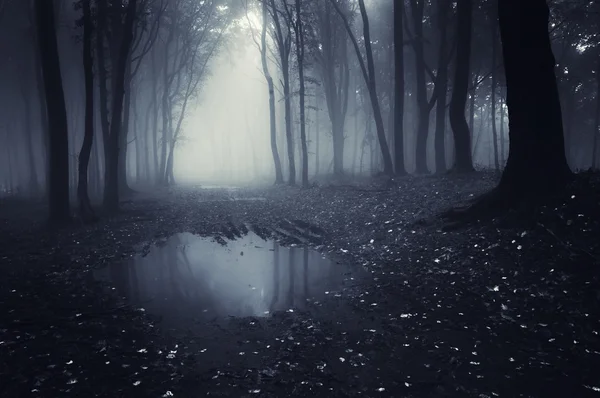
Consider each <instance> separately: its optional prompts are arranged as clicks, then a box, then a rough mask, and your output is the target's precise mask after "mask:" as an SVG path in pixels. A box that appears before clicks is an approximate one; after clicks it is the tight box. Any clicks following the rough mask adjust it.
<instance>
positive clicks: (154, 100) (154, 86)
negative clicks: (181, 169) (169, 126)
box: [152, 51, 160, 183]
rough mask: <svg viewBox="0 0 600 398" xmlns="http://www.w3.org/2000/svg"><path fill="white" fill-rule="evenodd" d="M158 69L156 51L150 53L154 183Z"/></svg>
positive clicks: (157, 175) (157, 178)
mask: <svg viewBox="0 0 600 398" xmlns="http://www.w3.org/2000/svg"><path fill="white" fill-rule="evenodd" d="M158 79H159V76H158V68H157V66H156V51H153V52H152V95H153V98H152V103H153V112H152V160H153V163H152V165H153V171H154V183H158V182H159V167H160V165H159V160H158V111H159V104H158Z"/></svg>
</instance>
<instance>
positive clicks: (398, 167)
mask: <svg viewBox="0 0 600 398" xmlns="http://www.w3.org/2000/svg"><path fill="white" fill-rule="evenodd" d="M403 15H404V0H402V1H394V108H393V109H394V165H395V172H396V175H405V174H406V168H405V166H404V24H403V18H404V17H403Z"/></svg>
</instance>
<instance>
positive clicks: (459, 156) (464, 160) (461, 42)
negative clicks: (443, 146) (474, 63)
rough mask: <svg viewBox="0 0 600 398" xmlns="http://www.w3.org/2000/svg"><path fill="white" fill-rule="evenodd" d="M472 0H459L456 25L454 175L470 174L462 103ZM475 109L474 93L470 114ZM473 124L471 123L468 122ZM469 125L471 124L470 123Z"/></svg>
mask: <svg viewBox="0 0 600 398" xmlns="http://www.w3.org/2000/svg"><path fill="white" fill-rule="evenodd" d="M472 9H473V1H472V0H458V5H457V18H458V20H457V23H456V40H457V47H456V69H455V71H454V85H453V89H452V98H451V100H450V110H449V112H450V126H451V127H452V132H453V134H454V145H455V148H456V158H455V163H454V170H455V171H457V172H462V173H464V172H470V171H473V170H474V169H473V159H472V157H471V135H470V133H469V125H468V124H467V120H466V118H465V104H466V102H467V91H468V89H469V64H470V58H471V22H472V15H471V14H472ZM474 110H475V93H474V92H473V94H472V100H471V112H473V111H474ZM471 123H472V122H471ZM471 125H472V124H471Z"/></svg>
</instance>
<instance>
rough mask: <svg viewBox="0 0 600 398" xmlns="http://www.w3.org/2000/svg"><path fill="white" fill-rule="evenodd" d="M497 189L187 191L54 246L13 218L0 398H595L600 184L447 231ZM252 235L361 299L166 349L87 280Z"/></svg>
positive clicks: (404, 184)
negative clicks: (336, 277) (449, 222)
mask: <svg viewBox="0 0 600 398" xmlns="http://www.w3.org/2000/svg"><path fill="white" fill-rule="evenodd" d="M495 183H496V176H494V175H493V174H486V173H477V174H473V175H469V176H446V177H420V178H416V177H406V178H401V179H398V180H396V181H387V180H386V181H384V180H374V181H373V180H371V181H361V182H356V181H354V182H348V183H344V184H339V183H338V184H335V183H331V184H329V183H321V184H320V186H315V187H313V188H310V189H300V188H294V187H287V186H284V187H273V188H268V189H202V188H201V187H200V188H199V187H193V188H192V187H187V188H184V187H181V188H177V189H172V190H170V191H168V192H167V191H165V192H158V193H152V194H149V193H147V194H143V195H138V196H137V197H135V198H133V199H132V200H129V201H127V202H125V203H124V204H123V211H122V212H121V214H120V215H118V216H114V217H102V218H101V221H100V222H99V223H97V224H94V225H82V224H79V223H77V222H75V223H74V224H73V225H70V226H66V227H61V228H58V229H57V228H48V227H47V226H45V225H44V223H43V208H42V207H40V206H39V205H36V204H32V203H29V204H24V203H22V202H19V201H12V200H2V201H1V202H0V219H1V220H0V234H1V235H0V236H1V237H2V240H1V242H0V264H1V265H0V267H1V268H0V272H1V278H0V313H1V314H2V316H1V317H0V357H1V358H2V361H1V362H0V392H1V393H2V394H3V396H7V397H16V396H19V397H25V396H40V397H54V396H86V397H88V396H89V397H93V396H97V397H116V396H119V397H120V396H140V397H142V396H143V397H146V396H147V397H169V396H175V397H196V396H204V395H210V396H235V397H246V396H248V397H252V396H258V397H281V396H286V395H287V396H298V397H300V396H313V397H317V396H323V397H335V396H339V397H344V396H349V397H353V396H362V397H391V396H393V397H399V396H401V397H454V396H456V397H494V396H510V397H513V396H514V397H517V396H522V397H538V396H568V395H573V396H578V397H584V396H600V378H599V377H598V371H597V369H598V368H600V336H599V335H598V334H599V333H600V311H599V309H600V289H599V288H600V281H599V275H600V273H599V272H598V271H599V267H600V239H598V237H599V236H600V221H599V220H600V181H599V179H598V176H597V175H591V174H590V175H580V176H579V177H578V179H577V181H576V182H575V183H574V184H573V185H572V186H571V187H570V188H569V190H568V192H566V193H565V194H564V195H563V196H562V197H560V198H555V199H554V200H552V201H551V202H549V203H547V204H545V205H544V206H539V208H537V209H536V211H535V213H534V214H528V215H526V216H524V215H521V214H518V215H510V214H509V215H508V216H507V217H503V218H501V219H497V220H494V221H492V222H485V223H473V224H470V225H469V226H467V227H463V228H462V229H459V230H451V229H450V230H447V229H446V228H445V225H444V223H443V221H442V220H441V218H440V217H438V215H439V214H440V213H441V212H443V211H444V210H446V209H448V208H449V207H451V206H454V205H458V204H461V203H465V201H467V200H469V199H470V198H472V197H475V196H477V195H478V194H480V193H482V192H485V191H486V190H489V189H490V188H491V187H493V186H494V184H495ZM245 229H250V230H253V231H254V232H256V233H257V234H259V235H260V236H264V237H271V238H273V239H277V240H278V241H280V242H281V243H282V244H284V245H293V244H295V245H310V246H312V247H314V248H315V249H316V250H319V251H321V252H322V253H324V254H327V255H328V256H329V257H331V258H333V259H335V260H336V261H338V262H341V263H343V264H346V265H347V266H348V267H349V270H350V271H349V272H350V273H349V275H350V277H349V283H347V284H346V285H344V286H342V287H340V289H339V290H338V291H332V292H330V294H328V296H327V299H326V300H322V301H320V302H314V301H312V302H310V303H309V307H308V309H306V310H302V311H298V310H294V309H293V308H290V309H289V310H288V311H285V312H281V313H275V314H273V315H272V316H271V317H268V318H228V319H223V320H219V321H218V322H214V323H211V324H206V325H196V327H195V328H189V329H187V330H168V331H167V330H165V328H164V327H162V324H161V322H160V319H157V318H156V317H154V316H152V314H148V313H146V311H145V310H144V308H141V307H139V306H133V305H131V304H130V303H128V302H127V301H126V300H124V299H123V298H122V297H119V294H118V293H116V291H115V290H114V289H112V287H111V286H110V285H107V284H106V283H105V282H99V281H96V280H94V278H93V276H92V272H91V270H92V269H96V268H99V267H103V266H107V265H110V264H122V263H125V262H126V261H127V259H128V258H130V257H131V256H135V255H139V254H140V253H143V252H145V251H147V250H148V248H149V247H150V246H152V245H153V244H154V242H157V241H160V240H163V239H165V238H167V237H169V236H171V235H173V234H174V233H178V232H192V233H195V234H199V235H202V236H207V237H212V238H215V239H217V240H224V241H225V240H227V239H235V236H236V235H237V234H239V233H243V232H244V230H245ZM352 270H355V271H352ZM357 270H361V271H360V272H358V271H357ZM364 270H366V271H364ZM352 275H354V276H356V278H354V277H352ZM358 275H360V277H358ZM350 280H352V282H351V283H350Z"/></svg>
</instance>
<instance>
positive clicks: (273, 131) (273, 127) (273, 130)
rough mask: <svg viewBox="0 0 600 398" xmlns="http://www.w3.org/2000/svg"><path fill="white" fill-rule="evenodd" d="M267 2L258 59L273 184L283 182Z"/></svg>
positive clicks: (263, 4)
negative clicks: (264, 86)
mask: <svg viewBox="0 0 600 398" xmlns="http://www.w3.org/2000/svg"><path fill="white" fill-rule="evenodd" d="M268 11H269V10H268V6H267V2H266V1H263V3H262V22H263V26H262V30H261V35H260V60H261V64H262V69H263V74H264V75H265V79H266V80H267V86H268V88H269V126H270V136H271V153H272V154H273V162H274V163H275V184H282V183H283V173H282V171H281V159H280V158H279V151H278V150H277V121H276V119H275V85H274V84H273V78H272V77H271V73H270V72H269V65H268V63H267V23H268V22H267V16H268Z"/></svg>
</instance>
